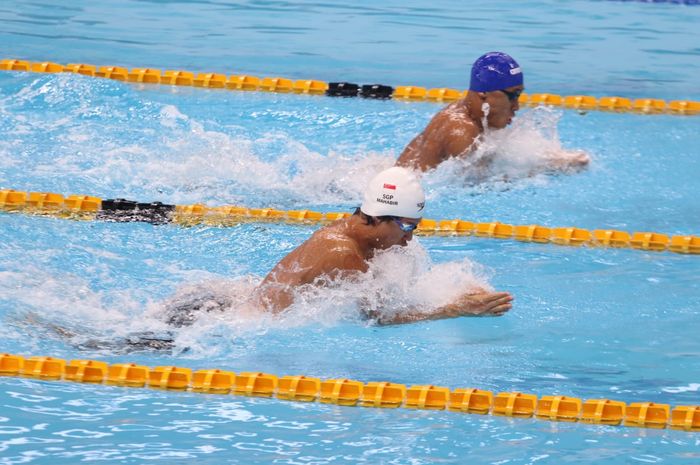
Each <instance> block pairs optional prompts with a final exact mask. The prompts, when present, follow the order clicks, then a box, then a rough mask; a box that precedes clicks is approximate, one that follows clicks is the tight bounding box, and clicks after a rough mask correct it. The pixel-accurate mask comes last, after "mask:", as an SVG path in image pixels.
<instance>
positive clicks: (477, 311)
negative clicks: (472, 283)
mask: <svg viewBox="0 0 700 465" xmlns="http://www.w3.org/2000/svg"><path fill="white" fill-rule="evenodd" d="M511 302H513V296H512V295H510V294H509V293H508V292H485V291H482V292H479V293H476V294H464V295H462V296H460V297H459V298H458V299H457V300H456V301H455V302H453V303H451V304H448V305H445V306H444V307H440V308H439V309H438V311H439V312H440V313H442V314H443V315H445V316H444V317H445V318H455V317H459V316H502V315H503V314H504V313H506V312H507V311H508V310H510V309H511V308H513V304H512V303H511Z"/></svg>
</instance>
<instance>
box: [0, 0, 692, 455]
mask: <svg viewBox="0 0 700 465" xmlns="http://www.w3.org/2000/svg"><path fill="white" fill-rule="evenodd" d="M0 20H2V23H3V28H2V31H0V46H1V48H0V50H2V55H3V58H4V57H8V58H10V57H11V58H19V59H27V60H32V61H45V60H50V61H55V62H59V63H68V62H71V63H76V62H85V63H91V64H95V65H120V66H127V67H144V66H148V67H158V68H163V69H165V68H167V69H186V70H191V71H217V72H225V73H234V72H235V73H248V74H253V75H258V76H266V75H280V76H284V77H289V78H315V79H323V80H327V81H334V80H348V81H354V82H359V83H375V82H378V83H386V84H392V85H400V84H416V85H424V86H428V87H438V86H440V87H442V86H449V87H456V88H465V87H466V86H467V70H468V68H469V66H470V63H471V62H472V61H473V60H474V59H475V58H476V57H478V56H479V55H480V54H481V53H483V52H485V51H488V50H492V49H502V50H504V51H507V52H508V53H511V54H512V55H513V56H515V57H516V59H517V60H519V62H520V64H521V65H522V67H523V69H524V72H525V79H526V85H527V87H528V92H545V91H546V92H553V93H560V94H590V95H598V96H600V95H620V96H625V97H630V98H636V97H654V98H664V99H667V100H673V99H695V100H699V99H700V90H699V89H698V87H697V75H698V73H699V72H700V60H699V59H698V58H699V56H700V49H699V48H698V46H697V44H698V43H700V41H698V33H697V32H696V28H695V25H697V24H698V22H699V20H700V8H697V7H692V6H684V5H677V4H668V3H666V4H645V3H640V2H607V1H572V2H564V1H528V2H518V3H513V2H507V3H506V2H474V3H459V2H447V1H439V2H431V4H430V5H429V6H426V5H425V4H419V3H418V2H409V3H405V2H394V1H386V2H382V4H380V5H377V4H374V3H370V2H356V3H355V4H354V5H353V6H349V5H342V6H341V5H338V4H333V3H320V2H294V3H287V2H273V1H249V2H225V1H181V2H168V1H128V2H117V1H107V2H100V3H91V2H71V3H70V4H66V5H59V4H51V3H49V2H33V3H26V2H15V1H12V0H11V1H10V2H5V3H4V4H3V5H2V6H0ZM439 108H440V107H439V106H438V105H435V104H430V103H401V102H393V101H371V100H364V99H331V98H326V97H312V96H297V95H282V94H266V93H257V92H251V93H243V92H230V91H217V90H202V89H193V88H184V87H178V88H171V87H168V86H138V85H132V84H124V83H120V82H116V81H111V80H100V79H94V78H88V77H83V76H78V75H72V74H56V75H53V74H49V75H42V74H30V73H20V72H0V134H2V135H3V137H2V138H0V188H13V189H17V190H24V191H47V192H59V193H63V194H71V193H80V194H90V195H96V196H99V197H101V198H114V197H125V198H131V199H136V200H140V201H148V202H150V201H163V202H167V203H176V204H186V203H195V202H202V203H206V204H208V205H212V206H214V205H224V204H242V205H246V206H250V207H276V208H280V209H301V208H308V209H313V210H320V211H338V210H341V211H351V210H352V209H353V208H354V207H356V206H357V205H358V204H359V202H360V198H361V192H362V189H363V187H364V184H365V183H366V181H367V179H368V178H369V177H371V176H372V175H373V174H374V173H376V172H377V171H379V170H380V169H382V168H384V167H388V166H390V165H391V164H392V163H393V161H394V160H395V158H396V157H397V156H398V154H399V153H400V152H401V150H402V149H403V147H404V146H405V145H406V144H407V143H408V142H409V141H410V140H411V138H412V137H413V136H414V135H415V134H416V133H418V132H419V131H420V130H421V129H422V128H423V127H424V126H425V124H426V123H427V122H428V121H429V119H430V118H431V116H432V115H433V114H434V113H435V111H437V109H439ZM699 129H700V119H698V118H697V117H679V116H670V115H661V116H645V115H636V114H614V113H599V112H591V113H587V114H584V115H581V114H578V113H576V112H571V111H562V110H553V109H542V108H539V109H523V110H522V111H521V112H520V113H519V116H518V118H516V122H515V123H514V125H513V126H512V127H511V128H508V129H507V130H505V132H501V133H495V134H489V135H488V137H487V144H485V146H484V148H483V149H482V151H483V152H484V153H488V154H492V155H494V156H495V159H496V164H495V166H494V168H493V170H492V171H491V172H489V173H485V174H483V175H482V176H480V177H478V178H477V177H473V176H466V175H465V171H468V169H469V166H468V165H467V164H465V163H458V162H451V163H447V164H445V165H443V166H441V167H440V168H439V169H437V170H435V171H434V172H431V173H428V174H427V175H426V176H425V177H424V179H423V181H424V184H425V187H426V190H427V191H428V200H427V206H426V210H427V212H426V217H429V218H436V219H443V218H462V219H469V220H473V221H501V222H506V223H512V224H531V223H534V224H542V225H547V226H576V227H581V228H587V229H620V230H625V231H630V232H632V231H654V232H661V233H666V234H670V235H673V234H683V235H691V234H692V235H698V232H699V230H700V227H699V225H698V218H700V204H698V187H697V186H698V183H697V179H698V175H700V157H699V156H698V155H699V153H698V147H700V130H699ZM562 147H563V148H565V149H569V150H584V151H586V152H588V153H589V154H590V155H591V158H592V162H591V166H590V167H589V169H587V170H585V171H583V172H578V173H549V172H547V171H546V170H545V169H544V168H543V165H544V160H546V158H547V155H548V154H549V153H551V152H552V151H555V150H558V149H560V148H562ZM313 231H314V227H312V226H294V225H288V224H245V225H240V226H238V227H235V228H215V227H204V226H200V227H192V228H181V227H176V226H153V225H149V224H140V223H130V224H123V223H107V222H76V221H66V220H59V219H52V218H41V217H30V216H23V215H15V214H7V213H2V214H0V234H1V237H2V246H0V322H1V324H0V352H11V353H19V354H24V355H51V356H56V357H62V358H66V359H75V358H81V359H89V358H94V359H100V360H105V361H107V362H109V363H117V362H136V363H140V364H145V365H149V366H157V365H178V366H185V367H189V368H193V369H199V368H222V369H223V368H225V369H230V370H233V371H236V372H242V371H264V372H268V373H274V374H277V375H279V376H282V375H295V374H304V375H307V376H316V377H320V378H324V379H327V378H337V377H346V378H351V379H357V380H360V381H363V382H368V381H392V382H397V383H404V384H407V385H413V384H435V385H440V386H447V387H450V388H458V387H477V388H481V389H488V390H492V391H495V392H501V391H522V392H528V393H533V394H537V395H538V396H541V395H557V394H561V395H567V396H574V397H579V398H583V399H589V398H610V399H616V400H621V401H624V402H627V403H631V402H644V401H653V402H663V403H669V404H671V405H674V406H675V405H698V404H700V396H699V395H698V391H699V389H700V357H699V355H700V342H699V341H698V337H697V328H698V323H700V317H699V313H698V308H699V307H700V292H698V291H699V284H698V278H697V277H698V275H699V273H700V262H698V259H697V258H696V257H695V256H686V255H680V254H673V253H651V252H643V251H637V250H631V249H596V248H572V247H557V246H554V245H547V244H526V243H520V242H515V241H506V240H489V239H480V238H464V237H452V238H451V237H421V238H418V239H417V240H416V241H413V243H412V244H411V245H410V246H409V247H408V248H406V249H405V250H400V251H390V252H389V253H386V254H382V255H381V256H380V257H378V258H377V259H376V260H375V261H374V262H373V264H372V267H373V268H372V269H373V273H374V279H372V280H366V281H363V282H360V283H359V284H355V285H351V284H348V283H340V284H339V285H338V286H336V287H335V288H333V289H329V290H327V291H323V292H320V293H306V294H302V295H300V298H301V299H303V303H302V304H299V305H296V306H295V307H294V308H292V309H291V311H290V312H288V313H287V314H285V315H284V316H282V317H280V318H271V317H269V316H266V315H258V316H250V315H248V314H246V313H245V312H244V311H243V310H242V308H243V304H242V301H243V300H244V298H245V296H246V295H247V294H249V293H250V292H251V291H252V289H253V288H254V286H255V284H256V283H257V282H259V280H260V279H261V278H262V277H263V276H264V275H265V274H266V273H267V272H268V271H269V270H270V269H271V268H272V266H274V264H275V263H276V262H277V261H279V260H280V259H281V258H282V257H283V256H284V255H285V254H286V253H288V252H289V251H291V250H293V249H294V248H295V247H296V246H297V245H299V244H300V243H301V242H302V241H303V240H305V239H306V238H308V237H309V236H310V234H311V233H312V232H313ZM473 285H485V286H492V287H493V288H495V289H499V290H507V291H509V292H511V293H513V295H514V296H515V298H516V300H515V305H514V308H513V310H512V311H511V312H510V313H508V314H507V315H506V316H504V317H503V318H498V319H491V318H486V319H469V318H461V319H455V320H446V321H436V322H430V323H421V324H414V325H406V326H395V327H377V326H372V325H370V324H368V323H367V322H366V321H363V320H362V319H361V318H360V316H359V314H358V312H357V311H356V303H357V301H358V300H359V299H360V298H361V297H365V296H368V295H369V296H376V299H377V302H380V303H381V304H382V305H384V306H386V307H389V308H392V309H393V308H402V307H405V306H408V305H419V306H420V305H424V306H430V305H434V304H435V303H436V302H440V301H441V299H442V300H444V299H446V298H448V297H449V296H450V295H453V294H454V293H455V292H459V291H460V290H462V289H466V288H468V287H469V286H473ZM210 295H213V296H216V297H219V298H226V299H230V300H231V301H232V305H231V308H230V310H229V311H228V312H227V313H225V314H222V315H205V316H203V317H201V318H200V319H199V320H197V321H196V322H195V324H194V325H193V326H191V327H186V328H182V329H178V330H175V331H174V337H175V344H174V347H173V349H172V350H168V351H136V352H128V351H127V350H126V349H125V347H124V346H123V344H122V342H123V340H124V338H125V337H128V336H129V335H130V334H133V333H138V332H143V331H154V332H157V333H160V332H164V331H167V330H169V328H167V327H165V325H164V324H163V323H162V314H163V311H164V308H165V307H166V306H167V305H168V303H169V302H176V303H179V302H185V301H187V300H188V299H191V298H192V296H210ZM54 325H60V326H62V327H64V328H66V329H68V330H69V331H70V332H71V333H73V337H69V338H66V337H61V336H59V335H57V334H56V332H55V331H52V330H51V328H52V327H53V326H54ZM95 341H97V342H98V343H99V344H98V345H99V347H96V344H95ZM0 393H2V394H1V395H0V464H10V463H42V464H43V463H51V464H52V465H54V464H63V463H65V464H72V463H76V462H82V461H86V462H87V461H104V462H107V463H129V464H137V463H139V464H140V463H153V462H160V463H191V462H192V460H197V461H198V462H200V463H212V464H220V463H231V464H233V463H242V464H251V463H261V464H262V463H284V464H340V463H343V464H345V463H347V464H355V463H371V464H375V463H387V464H389V463H391V464H423V463H455V464H461V463H494V464H525V463H535V462H537V463H552V464H559V463H592V462H604V463H668V464H676V463H696V462H697V461H698V460H699V459H700V448H699V446H700V442H699V439H698V438H697V437H696V436H697V434H691V433H685V432H681V431H673V430H651V429H636V428H625V427H602V426H592V425H584V424H568V423H552V422H546V421H540V420H534V419H525V420H510V419H506V418H499V417H492V416H485V417H482V416H477V415H460V414H455V413H450V412H433V411H416V410H405V409H401V410H378V409H364V408H345V407H337V406H329V405H323V404H318V403H311V404H301V403H289V402H283V401H279V400H275V399H256V398H246V397H238V396H219V395H201V394H194V393H181V392H164V391H157V390H150V389H127V388H118V387H110V386H102V385H100V386H91V385H82V384H73V383H59V382H42V381H36V380H31V379H23V378H8V377H0Z"/></svg>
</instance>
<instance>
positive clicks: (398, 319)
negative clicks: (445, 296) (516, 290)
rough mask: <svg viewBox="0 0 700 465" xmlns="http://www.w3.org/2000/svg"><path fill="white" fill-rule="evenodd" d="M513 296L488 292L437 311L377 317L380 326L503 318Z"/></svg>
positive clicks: (469, 295)
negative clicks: (489, 317) (488, 317)
mask: <svg viewBox="0 0 700 465" xmlns="http://www.w3.org/2000/svg"><path fill="white" fill-rule="evenodd" d="M512 302H513V296H512V295H510V293H508V292H487V291H484V290H479V292H477V293H474V292H472V293H469V294H463V295H461V296H460V297H459V298H457V299H456V300H455V301H454V302H452V303H450V304H447V305H443V306H442V307H439V308H437V309H435V310H430V311H425V312H420V311H417V310H413V311H409V312H405V313H404V312H402V313H399V314H395V315H386V316H384V315H382V316H379V317H377V316H375V319H376V321H377V323H379V324H380V325H395V324H402V323H415V322H418V321H426V320H442V319H445V318H458V317H461V316H502V315H503V314H504V313H506V312H507V311H508V310H510V309H511V308H513V304H512Z"/></svg>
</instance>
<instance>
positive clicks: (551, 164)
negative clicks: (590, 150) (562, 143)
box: [547, 150, 591, 171]
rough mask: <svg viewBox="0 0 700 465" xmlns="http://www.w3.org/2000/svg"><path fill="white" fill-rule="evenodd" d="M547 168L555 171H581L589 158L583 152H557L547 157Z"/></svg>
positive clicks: (588, 161)
mask: <svg viewBox="0 0 700 465" xmlns="http://www.w3.org/2000/svg"><path fill="white" fill-rule="evenodd" d="M549 157H550V158H549V160H548V162H547V168H549V169H551V170H556V171H565V170H576V169H583V168H585V167H586V166H588V164H589V163H590V161H591V157H590V156H589V155H588V154H587V153H586V152H584V151H583V150H558V151H557V152H554V153H551V154H550V155H549Z"/></svg>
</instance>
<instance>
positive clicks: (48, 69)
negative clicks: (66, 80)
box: [0, 59, 700, 115]
mask: <svg viewBox="0 0 700 465" xmlns="http://www.w3.org/2000/svg"><path fill="white" fill-rule="evenodd" d="M0 70H5V71H25V72H35V73H63V72H66V73H77V74H82V75H85V76H92V77H101V78H107V79H114V80H117V81H124V82H134V83H141V84H164V85H171V86H193V87H203V88H210V89H228V90H242V91H263V92H281V93H295V94H310V95H327V96H331V97H364V98H371V99H394V100H401V101H413V102H416V101H427V102H436V103H448V102H454V101H456V100H459V99H460V98H462V97H464V96H465V95H466V92H467V91H466V90H464V91H460V90H457V89H450V88H435V89H428V88H425V87H420V86H396V87H394V86H390V85H384V84H365V85H361V84H354V83H350V82H330V83H327V82H324V81H318V80H312V79H299V80H291V79H287V78H281V77H264V78H259V77H257V76H249V75H236V74H232V75H230V76H226V75H225V74H220V73H197V74H195V73H192V72H189V71H175V70H166V71H162V70H160V69H156V68H132V69H131V70H129V69H127V68H124V67H120V66H96V65H90V64H84V63H69V64H67V65H62V64H59V63H53V62H41V63H40V62H30V61H26V60H16V59H4V60H0ZM519 102H520V104H521V105H524V106H538V105H548V106H554V107H563V108H567V109H572V110H577V111H579V112H587V111H611V112H620V113H622V112H634V113H642V114H661V113H664V114H671V115H698V114H700V102H698V101H692V100H672V101H669V102H667V101H665V100H663V99H655V98H638V99H629V98H626V97H615V96H608V97H606V96H603V97H593V96H590V95H569V96H562V95H558V94H549V93H540V94H529V95H528V94H521V95H520V99H519Z"/></svg>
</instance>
